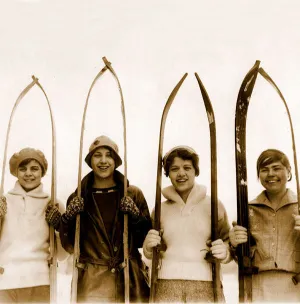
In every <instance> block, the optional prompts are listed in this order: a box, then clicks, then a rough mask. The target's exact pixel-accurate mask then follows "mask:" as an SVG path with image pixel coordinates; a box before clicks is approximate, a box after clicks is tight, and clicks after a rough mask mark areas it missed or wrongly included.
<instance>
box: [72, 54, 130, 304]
mask: <svg viewBox="0 0 300 304" xmlns="http://www.w3.org/2000/svg"><path fill="white" fill-rule="evenodd" d="M102 59H103V61H104V64H105V66H104V67H103V68H102V70H101V71H100V72H99V73H98V74H97V76H96V77H95V79H94V80H93V82H92V85H91V87H90V89H89V92H88V96H87V99H86V103H85V107H84V112H83V118H82V126H81V136H80V150H79V169H78V188H77V196H78V197H81V178H82V177H81V171H82V147H83V135H84V125H85V117H86V111H87V107H88V102H89V98H90V94H91V91H92V89H93V87H94V85H95V83H96V82H97V80H98V79H99V78H100V77H101V76H102V75H103V74H104V72H105V71H107V70H109V71H110V72H111V74H112V76H113V77H114V79H115V80H116V81H117V85H118V89H119V92H120V97H121V111H122V118H123V139H124V196H126V195H127V145H126V117H125V105H124V98H123V93H122V88H121V85H120V82H119V79H118V77H117V75H116V73H115V71H114V69H113V68H112V66H111V63H110V62H109V61H108V60H107V59H106V58H105V57H103V58H102ZM123 246H124V247H123V248H124V249H123V250H124V266H125V268H124V282H125V303H129V301H130V288H129V251H128V215H127V214H125V215H124V232H123ZM79 257H80V215H79V214H78V215H77V216H76V230H75V244H74V263H73V277H72V286H71V303H76V302H77V283H78V268H77V264H78V262H79Z"/></svg>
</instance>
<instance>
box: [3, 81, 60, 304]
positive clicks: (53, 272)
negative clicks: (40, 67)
mask: <svg viewBox="0 0 300 304" xmlns="http://www.w3.org/2000/svg"><path fill="white" fill-rule="evenodd" d="M35 84H36V85H37V86H38V87H39V88H40V89H41V91H42V92H43V94H44V96H45V98H46V101H47V105H48V109H49V114H50V118H51V128H52V171H51V203H52V204H53V205H55V204H56V200H57V198H56V136H55V124H54V118H53V113H52V109H51V105H50V101H49V99H48V96H47V94H46V92H45V90H44V89H43V87H42V85H41V84H40V83H39V81H38V78H36V77H35V76H32V82H31V83H30V84H29V85H28V86H27V87H26V88H25V89H24V90H23V91H22V92H21V94H20V95H19V97H18V98H17V100H16V102H15V104H14V107H13V110H12V112H11V115H10V119H9V124H8V129H7V133H6V140H5V148H4V157H3V167H2V177H1V188H0V196H2V195H3V191H4V175H5V165H6V159H7V147H8V140H9V133H10V128H11V124H12V121H13V116H14V114H15V111H16V109H17V107H18V105H19V103H20V102H21V100H22V99H23V98H24V96H25V95H26V94H27V93H28V92H29V91H30V89H31V88H32V87H33V86H34V85H35ZM49 233H50V256H49V259H48V262H49V268H50V303H52V304H55V303H56V302H57V254H56V239H55V231H54V228H53V227H52V226H50V227H49Z"/></svg>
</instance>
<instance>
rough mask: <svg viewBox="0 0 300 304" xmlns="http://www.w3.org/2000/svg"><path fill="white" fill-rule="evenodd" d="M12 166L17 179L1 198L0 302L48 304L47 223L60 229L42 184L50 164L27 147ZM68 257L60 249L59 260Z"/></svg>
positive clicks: (19, 153)
mask: <svg viewBox="0 0 300 304" xmlns="http://www.w3.org/2000/svg"><path fill="white" fill-rule="evenodd" d="M9 166H10V172H11V174H12V175H14V176H15V177H16V178H17V179H18V180H17V181H16V183H15V186H14V188H13V189H12V190H10V191H9V192H8V193H7V194H6V195H5V196H3V197H1V199H0V218H1V220H2V222H3V224H2V228H1V239H0V266H1V274H0V303H20V302H21V303H28V302H39V303H49V300H50V286H49V284H50V281H49V267H48V256H49V246H50V244H49V225H48V223H50V222H51V224H52V225H54V226H55V227H56V228H57V227H58V226H57V225H58V224H59V218H57V217H55V215H54V214H52V213H49V212H48V211H47V210H48V209H47V206H48V204H49V202H50V200H51V198H50V197H49V195H48V194H47V193H45V192H44V190H43V184H42V182H41V180H42V177H43V176H44V175H45V174H46V172H47V167H48V163H47V160H46V158H45V156H44V154H43V153H42V152H41V151H39V150H36V149H33V148H25V149H22V150H21V151H20V152H18V153H15V154H14V155H13V156H12V157H11V158H10V161H9ZM62 210H63V208H62ZM45 218H46V220H45ZM66 254H67V253H64V252H63V250H62V248H61V247H60V250H59V252H58V258H60V259H62V258H64V257H66Z"/></svg>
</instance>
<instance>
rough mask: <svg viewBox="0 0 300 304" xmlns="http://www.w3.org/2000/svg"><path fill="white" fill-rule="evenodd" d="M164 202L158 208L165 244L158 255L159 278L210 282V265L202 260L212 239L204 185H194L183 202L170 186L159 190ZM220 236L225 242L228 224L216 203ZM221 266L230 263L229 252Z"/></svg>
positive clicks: (209, 207) (223, 209)
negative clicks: (159, 264) (163, 249)
mask: <svg viewBox="0 0 300 304" xmlns="http://www.w3.org/2000/svg"><path fill="white" fill-rule="evenodd" d="M162 194H163V195H164V197H165V198H166V199H167V201H165V202H163V203H162V206H161V228H162V229H163V240H164V242H165V243H166V245H167V249H166V251H165V252H161V268H160V270H159V273H158V277H159V278H160V279H181V280H200V281H212V270H211V264H210V263H208V262H207V261H206V260H205V259H204V258H205V255H206V253H207V251H208V249H209V248H208V247H207V245H206V241H207V240H210V239H211V199H210V197H209V196H207V195H206V188H205V186H202V185H198V184H195V185H194V187H193V189H192V191H191V193H190V194H189V197H188V199H187V201H186V203H184V201H183V200H182V198H181V197H180V196H179V194H178V193H177V192H176V190H175V188H174V187H173V186H170V187H167V188H165V189H164V190H163V191H162ZM218 213H219V234H220V238H222V239H223V240H226V239H228V232H229V224H228V220H227V215H226V211H225V208H224V206H223V205H222V204H221V203H220V202H219V212H218ZM227 257H228V258H226V259H225V260H224V261H222V263H227V262H229V261H230V260H231V258H230V254H229V250H228V254H227Z"/></svg>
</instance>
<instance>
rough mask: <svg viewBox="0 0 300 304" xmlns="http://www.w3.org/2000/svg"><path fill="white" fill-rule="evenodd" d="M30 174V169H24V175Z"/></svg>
mask: <svg viewBox="0 0 300 304" xmlns="http://www.w3.org/2000/svg"><path fill="white" fill-rule="evenodd" d="M31 174H32V172H31V170H30V169H29V168H28V169H27V170H26V171H25V175H26V176H30V175H31Z"/></svg>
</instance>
